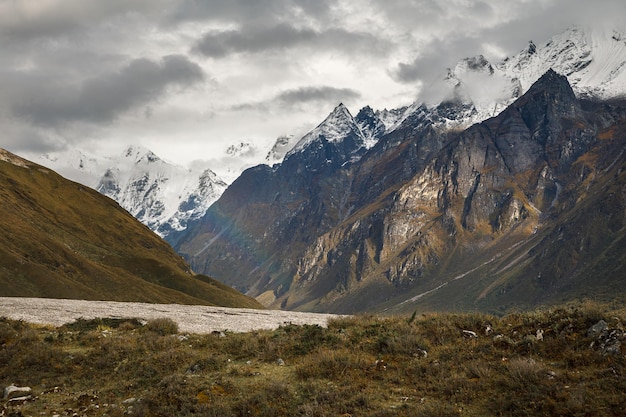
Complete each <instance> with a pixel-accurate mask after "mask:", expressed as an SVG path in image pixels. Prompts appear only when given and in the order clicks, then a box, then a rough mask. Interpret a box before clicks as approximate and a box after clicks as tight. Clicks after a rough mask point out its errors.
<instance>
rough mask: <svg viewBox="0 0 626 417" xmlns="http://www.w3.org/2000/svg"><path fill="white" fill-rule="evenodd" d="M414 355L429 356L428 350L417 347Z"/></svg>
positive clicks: (419, 356)
mask: <svg viewBox="0 0 626 417" xmlns="http://www.w3.org/2000/svg"><path fill="white" fill-rule="evenodd" d="M413 356H415V357H416V358H427V357H428V351H426V350H424V349H417V352H416V353H414V354H413Z"/></svg>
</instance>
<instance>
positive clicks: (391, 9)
mask: <svg viewBox="0 0 626 417" xmlns="http://www.w3.org/2000/svg"><path fill="white" fill-rule="evenodd" d="M625 16H626V3H625V2H624V1H623V0H614V1H613V0H599V1H594V2H589V1H587V0H585V1H583V0H524V1H519V2H495V1H486V0H485V1H479V0H474V1H472V0H446V1H444V0H364V1H361V2H358V4H357V3H355V2H351V1H348V0H339V1H330V0H316V1H311V0H254V1H253V0H205V1H196V0H136V1H132V2H128V1H126V0H107V1H91V2H89V1H87V2H85V1H83V0H20V1H17V2H16V1H10V0H0V56H2V59H3V67H2V69H0V89H1V91H2V95H0V123H2V125H3V132H4V133H3V138H2V139H0V146H2V147H7V148H9V149H10V150H13V151H17V152H19V151H26V150H35V149H40V150H42V151H43V150H49V149H54V148H60V147H63V146H68V144H69V145H71V146H80V145H81V144H82V145H83V146H88V147H89V149H91V150H93V151H94V152H97V151H98V150H99V149H113V148H115V147H118V149H121V148H123V147H125V146H126V145H130V144H134V143H137V144H142V145H143V146H146V147H148V148H151V149H153V150H154V151H155V152H157V153H160V154H161V155H162V156H163V157H164V158H166V159H167V158H169V159H171V160H173V161H174V162H179V163H186V162H189V161H191V160H195V159H216V158H217V159H219V158H220V157H221V156H220V152H223V151H224V150H225V149H226V148H227V146H228V145H231V144H234V143H238V142H241V141H255V142H258V143H263V144H270V145H271V143H272V142H273V141H274V140H275V139H276V138H277V137H278V136H280V135H283V134H303V133H305V132H304V131H305V129H307V128H310V127H313V126H315V125H317V124H318V123H319V122H320V121H321V120H323V118H324V117H325V116H326V115H327V114H328V112H329V111H331V110H332V108H334V106H335V105H336V104H338V102H339V101H346V104H347V105H348V106H349V107H350V109H351V111H353V112H354V113H356V112H357V111H358V109H359V108H360V107H362V106H365V105H371V106H372V107H374V108H385V107H386V108H393V107H399V106H401V105H406V104H409V103H410V102H411V101H412V100H413V99H415V98H416V97H415V95H416V93H417V92H418V91H420V90H421V91H422V93H423V94H425V92H426V91H427V90H428V89H430V90H431V91H430V94H432V95H436V94H439V95H442V94H445V91H443V90H442V91H437V86H436V84H434V83H433V80H434V79H437V78H441V77H442V76H443V75H445V71H446V67H451V66H454V65H455V64H456V62H457V61H458V60H459V59H461V58H464V57H467V56H475V55H478V54H484V55H485V56H487V58H494V57H498V58H499V57H501V56H502V55H510V54H513V53H516V52H518V51H519V50H521V49H523V48H524V47H525V46H526V44H527V42H528V41H529V40H531V39H532V40H534V41H536V42H541V41H543V40H546V39H547V38H549V37H550V36H551V35H553V34H556V33H558V32H560V31H562V30H564V29H565V28H566V27H567V26H569V25H571V24H574V23H578V24H581V23H589V24H596V23H597V24H602V25H605V26H606V25H612V26H614V27H618V28H624V27H625V26H626V25H625V23H624V19H625ZM168 56H175V57H178V58H176V62H174V61H171V62H169V63H167V62H166V61H164V58H163V57H168ZM174 64H176V65H174ZM202 74H204V76H202ZM473 81H482V80H473V79H471V80H470V79H468V80H465V82H464V84H466V85H467V88H473V87H472V86H474V85H477V84H476V83H474V82H473ZM491 86H492V87H494V88H493V91H487V90H485V91H483V90H478V91H476V93H480V94H483V95H489V94H497V92H498V91H499V90H500V87H502V86H499V85H497V83H492V84H491ZM259 146H260V145H259Z"/></svg>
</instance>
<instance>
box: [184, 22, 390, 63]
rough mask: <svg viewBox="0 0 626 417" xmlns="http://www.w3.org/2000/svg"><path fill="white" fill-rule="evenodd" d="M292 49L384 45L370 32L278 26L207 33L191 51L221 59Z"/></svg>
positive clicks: (378, 49) (375, 50)
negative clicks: (237, 55) (230, 56)
mask: <svg viewBox="0 0 626 417" xmlns="http://www.w3.org/2000/svg"><path fill="white" fill-rule="evenodd" d="M295 46H298V47H312V48H319V49H320V50H324V49H331V50H342V51H345V52H349V53H353V52H359V53H364V54H381V53H383V52H384V51H385V50H386V49H387V46H388V43H387V42H386V41H384V40H382V39H379V38H377V37H376V36H374V35H373V34H370V33H364V32H349V31H346V30H344V29H341V28H330V29H326V30H323V31H318V30H314V29H311V28H297V27H294V26H292V25H290V24H287V23H280V24H277V25H275V26H271V27H264V26H261V27H256V26H245V27H243V28H241V29H238V30H226V31H211V32H208V33H206V34H205V35H204V36H203V37H202V39H200V40H199V41H198V42H197V44H196V45H195V47H194V50H195V51H197V52H199V53H201V54H203V55H205V56H208V57H212V58H222V57H224V56H227V55H230V54H232V53H241V52H247V53H259V52H267V51H272V50H276V51H280V50H284V49H287V48H291V47H295Z"/></svg>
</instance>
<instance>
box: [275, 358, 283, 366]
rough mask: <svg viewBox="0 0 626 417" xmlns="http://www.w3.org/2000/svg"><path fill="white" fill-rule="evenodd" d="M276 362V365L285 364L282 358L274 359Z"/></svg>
mask: <svg viewBox="0 0 626 417" xmlns="http://www.w3.org/2000/svg"><path fill="white" fill-rule="evenodd" d="M276 364H277V365H278V366H285V361H284V360H282V359H281V358H278V360H277V361H276Z"/></svg>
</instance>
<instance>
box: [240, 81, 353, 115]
mask: <svg viewBox="0 0 626 417" xmlns="http://www.w3.org/2000/svg"><path fill="white" fill-rule="evenodd" d="M360 97H361V94H360V93H359V92H358V91H356V90H353V89H351V88H337V87H332V86H327V85H317V86H302V87H297V88H293V89H288V90H284V91H281V92H280V93H278V94H277V95H275V96H274V97H272V98H270V99H268V100H264V101H261V102H253V103H242V104H238V105H236V106H233V107H232V108H231V110H252V111H255V110H258V111H263V112H267V111H270V110H272V109H280V110H292V111H295V110H302V109H303V108H304V107H308V106H315V107H334V106H336V105H337V104H339V103H341V102H343V103H349V102H351V101H353V100H356V99H358V98H360Z"/></svg>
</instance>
